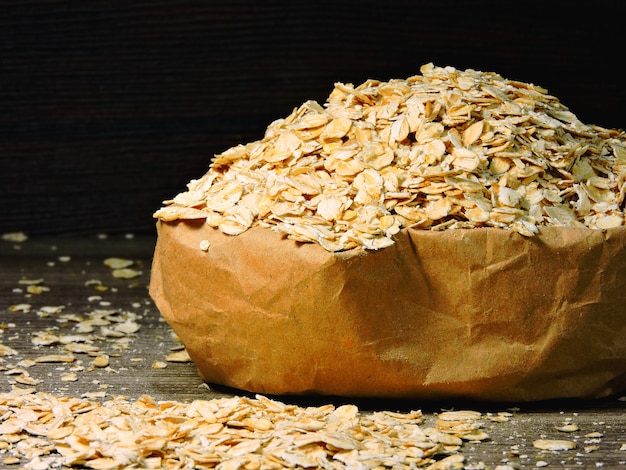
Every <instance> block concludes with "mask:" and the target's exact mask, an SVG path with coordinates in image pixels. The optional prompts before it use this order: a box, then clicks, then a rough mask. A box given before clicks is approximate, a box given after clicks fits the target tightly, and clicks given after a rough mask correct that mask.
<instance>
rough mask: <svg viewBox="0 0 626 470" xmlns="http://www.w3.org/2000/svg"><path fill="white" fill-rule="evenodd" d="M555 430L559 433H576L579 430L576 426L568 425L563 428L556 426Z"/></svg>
mask: <svg viewBox="0 0 626 470" xmlns="http://www.w3.org/2000/svg"><path fill="white" fill-rule="evenodd" d="M556 430H557V431H561V432H576V431H578V430H580V428H579V427H578V425H577V424H574V423H569V424H564V425H563V426H557V427H556Z"/></svg>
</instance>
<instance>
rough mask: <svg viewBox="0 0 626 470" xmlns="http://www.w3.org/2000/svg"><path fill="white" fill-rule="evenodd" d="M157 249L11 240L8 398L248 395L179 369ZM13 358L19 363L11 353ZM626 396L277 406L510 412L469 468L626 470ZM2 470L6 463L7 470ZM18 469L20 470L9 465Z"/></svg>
mask: <svg viewBox="0 0 626 470" xmlns="http://www.w3.org/2000/svg"><path fill="white" fill-rule="evenodd" d="M154 243H155V237H154V235H152V234H150V233H146V234H140V235H132V234H117V235H108V236H104V235H95V234H94V235H85V236H80V237H77V236H74V237H58V236H57V237H51V236H39V237H30V238H28V239H27V240H25V241H22V242H17V241H6V240H4V241H1V242H0V326H1V329H0V345H2V348H3V349H2V353H3V354H0V371H1V372H2V373H1V374H0V393H5V392H8V391H10V390H11V389H12V387H19V388H29V387H32V388H34V389H35V390H36V391H47V392H52V393H54V394H57V395H64V396H72V397H74V396H76V397H85V396H89V397H93V398H94V399H96V400H108V399H111V398H113V397H116V396H119V395H124V396H127V397H129V398H131V399H134V398H138V397H140V396H142V395H144V394H148V395H150V396H152V397H153V398H154V399H155V400H174V401H177V402H191V401H192V400H194V399H213V398H220V397H229V396H235V395H246V394H245V393H244V392H241V391H236V390H229V389H225V388H221V387H218V386H215V385H207V384H204V383H203V382H202V381H201V380H200V378H199V377H198V376H197V374H196V369H195V367H194V365H193V363H191V362H185V361H183V362H179V361H180V356H181V344H180V343H179V342H178V341H177V340H176V338H175V336H174V335H173V334H172V331H171V330H170V328H169V326H168V325H167V324H166V323H165V322H164V321H163V320H162V319H161V317H160V314H159V312H158V310H157V309H156V308H155V306H154V304H153V303H152V301H151V299H150V297H149V295H148V290H147V286H148V283H149V276H150V262H151V257H152V250H153V248H154ZM109 258H121V259H126V260H131V261H133V264H132V265H131V266H129V269H132V270H134V271H136V273H135V274H136V277H129V278H117V277H114V275H113V269H112V268H111V267H109V266H107V265H105V263H104V261H105V260H107V259H109ZM139 273H140V274H139ZM131 274H132V272H131ZM98 314H100V316H101V317H102V316H104V317H106V316H107V315H108V317H107V318H109V319H110V323H109V325H105V326H104V327H103V328H108V329H103V330H100V334H97V335H95V336H91V339H92V343H91V345H92V346H94V352H92V353H85V352H83V353H81V352H68V349H67V345H66V344H63V341H60V342H59V341H57V342H54V338H55V337H56V338H59V337H63V336H64V335H66V336H65V337H71V336H72V335H74V340H75V341H78V342H80V341H79V340H80V338H78V340H77V339H76V336H77V333H76V326H77V325H78V324H79V320H81V319H85V318H89V317H90V316H93V315H98ZM124 320H126V322H127V323H128V324H131V325H132V324H134V323H136V324H137V325H138V326H139V329H138V330H137V331H136V332H134V331H133V329H132V328H131V329H130V330H120V331H122V332H124V333H125V334H118V335H114V334H112V333H111V334H109V333H110V331H111V330H114V329H115V327H116V325H117V324H119V323H121V322H123V321H124ZM107 332H109V333H107ZM51 338H52V339H51ZM47 343H50V344H47ZM8 348H10V349H11V350H13V351H14V352H15V354H13V355H10V354H8V353H7V351H8V350H9V349H8ZM68 354H69V355H71V356H72V357H73V362H71V363H66V362H34V363H33V362H28V360H31V361H36V360H37V358H41V357H46V356H48V357H50V356H51V355H62V356H67V355H68ZM172 354H173V356H170V355H172ZM183 355H184V354H183ZM98 356H102V357H108V361H109V362H108V365H106V364H101V365H102V367H98V366H96V365H95V364H97V361H96V357H98ZM53 357H54V356H53ZM172 359H174V360H172ZM24 361H26V362H24ZM94 361H95V362H94ZM24 364H27V366H24ZM20 365H22V366H20ZM624 395H626V392H625V393H622V394H618V395H617V396H613V397H609V398H606V399H602V400H598V401H591V402H587V401H577V400H575V401H571V400H567V401H554V402H548V403H506V404H504V403H463V402H451V401H446V402H441V403H438V402H419V401H383V400H351V399H349V398H334V397H308V398H296V397H274V398H277V399H279V400H281V401H283V402H288V403H293V404H300V405H313V404H314V405H321V404H324V403H332V404H336V405H338V404H343V403H353V404H356V405H357V406H359V409H360V410H362V411H372V410H381V409H383V410H392V411H403V410H409V409H412V410H415V409H419V410H422V411H423V413H424V415H425V417H426V419H427V421H428V420H432V419H434V417H435V414H436V413H437V412H440V411H441V410H444V409H473V410H476V411H481V412H482V413H483V416H489V414H496V413H498V412H501V411H508V412H510V413H511V417H510V419H509V420H508V421H506V422H493V421H490V420H486V421H485V422H484V430H485V432H487V433H488V434H489V436H490V438H489V439H488V440H486V441H483V442H479V443H467V444H465V445H464V446H463V447H462V449H461V453H462V454H463V455H464V456H465V458H466V461H465V462H466V463H465V465H466V468H475V469H479V468H488V469H496V468H498V466H499V465H500V466H503V467H501V468H502V469H507V468H537V467H543V466H545V468H572V469H578V468H625V469H626V396H624ZM567 423H570V424H576V425H578V428H579V429H578V430H577V431H575V432H571V433H565V432H561V431H558V430H557V427H559V426H562V425H563V424H567ZM541 438H548V439H567V440H571V441H574V442H575V443H576V444H577V448H576V449H575V450H568V451H545V450H540V449H537V448H535V447H534V446H533V441H535V440H536V439H541ZM0 452H4V451H0ZM1 462H2V453H0V465H2V464H1ZM20 464H24V465H25V464H26V462H21V463H20ZM506 465H508V467H507V466H506ZM18 467H19V464H18V465H10V466H7V468H18ZM24 468H26V467H24Z"/></svg>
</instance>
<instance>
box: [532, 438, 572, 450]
mask: <svg viewBox="0 0 626 470" xmlns="http://www.w3.org/2000/svg"><path fill="white" fill-rule="evenodd" d="M533 446H534V447H536V448H537V449H543V450H554V451H558V450H572V449H575V448H576V443H575V442H573V441H566V440H562V439H537V440H536V441H534V442H533Z"/></svg>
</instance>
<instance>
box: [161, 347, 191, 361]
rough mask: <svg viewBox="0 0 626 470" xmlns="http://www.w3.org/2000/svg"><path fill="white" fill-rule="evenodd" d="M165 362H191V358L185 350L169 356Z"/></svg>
mask: <svg viewBox="0 0 626 470" xmlns="http://www.w3.org/2000/svg"><path fill="white" fill-rule="evenodd" d="M165 360H166V361H167V362H191V358H190V357H189V354H188V353H187V351H186V350H185V349H183V350H181V351H176V352H173V353H170V354H168V355H167V357H166V358H165Z"/></svg>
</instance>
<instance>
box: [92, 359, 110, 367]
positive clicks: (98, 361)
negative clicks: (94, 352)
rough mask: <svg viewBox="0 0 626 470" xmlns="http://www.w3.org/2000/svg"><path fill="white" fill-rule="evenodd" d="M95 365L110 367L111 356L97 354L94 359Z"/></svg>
mask: <svg viewBox="0 0 626 470" xmlns="http://www.w3.org/2000/svg"><path fill="white" fill-rule="evenodd" d="M93 365H94V367H108V366H109V358H108V356H96V357H95V358H94V359H93Z"/></svg>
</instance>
